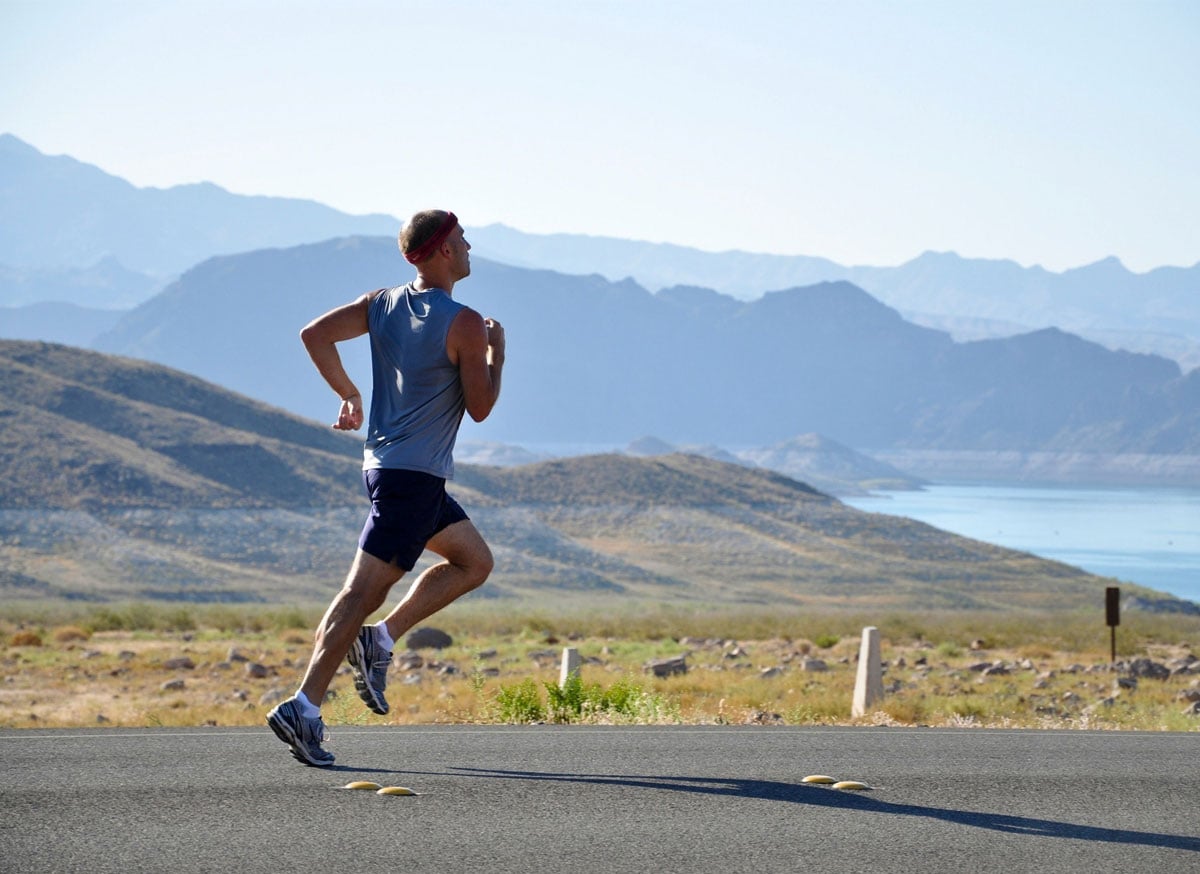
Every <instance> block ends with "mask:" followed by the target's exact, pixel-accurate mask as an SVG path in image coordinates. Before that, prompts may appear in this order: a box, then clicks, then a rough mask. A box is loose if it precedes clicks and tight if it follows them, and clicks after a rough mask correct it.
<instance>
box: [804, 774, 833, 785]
mask: <svg viewBox="0 0 1200 874" xmlns="http://www.w3.org/2000/svg"><path fill="white" fill-rule="evenodd" d="M800 782H801V783H836V782H837V780H835V779H833V778H832V777H826V776H825V775H824V774H809V775H808V776H807V777H805V778H804V779H803V780H801V781H800Z"/></svg>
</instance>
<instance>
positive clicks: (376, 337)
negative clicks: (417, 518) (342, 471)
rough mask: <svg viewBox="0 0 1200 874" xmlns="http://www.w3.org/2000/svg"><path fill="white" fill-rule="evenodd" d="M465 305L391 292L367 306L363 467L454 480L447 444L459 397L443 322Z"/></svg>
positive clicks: (458, 418)
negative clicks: (369, 379)
mask: <svg viewBox="0 0 1200 874" xmlns="http://www.w3.org/2000/svg"><path fill="white" fill-rule="evenodd" d="M465 308H466V307H465V305H464V304H460V303H457V302H456V301H455V300H454V299H453V298H451V297H450V295H448V294H447V293H446V292H445V291H443V290H442V289H440V288H433V289H428V290H426V291H416V290H415V289H414V288H413V287H412V285H411V284H409V285H405V286H400V287H398V288H390V289H388V290H387V291H384V292H383V293H381V294H379V295H377V296H376V297H375V299H374V300H373V301H371V305H370V308H369V309H368V311H367V330H368V334H369V335H370V338H371V369H372V376H373V384H372V389H371V414H370V417H369V419H368V425H367V439H366V444H365V445H364V449H363V469H364V470H371V469H374V468H398V469H403V470H416V471H421V472H423V473H429V474H433V475H434V476H439V477H443V478H445V479H450V478H452V477H453V476H454V440H455V438H456V437H457V436H458V426H459V423H460V422H462V417H463V411H464V410H465V409H466V400H465V399H464V397H463V390H462V383H461V382H460V380H459V376H458V367H457V366H456V365H454V364H452V363H451V362H450V359H449V358H448V357H447V355H446V334H447V333H448V332H449V331H450V323H451V322H453V321H454V317H455V316H457V315H458V314H459V313H460V312H461V311H462V310H464V309H465Z"/></svg>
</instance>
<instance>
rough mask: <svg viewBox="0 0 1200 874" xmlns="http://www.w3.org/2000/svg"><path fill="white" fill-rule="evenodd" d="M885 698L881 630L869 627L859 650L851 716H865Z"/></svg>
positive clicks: (864, 631) (865, 629)
mask: <svg viewBox="0 0 1200 874" xmlns="http://www.w3.org/2000/svg"><path fill="white" fill-rule="evenodd" d="M882 697H883V665H882V663H881V661H880V657H879V629H878V628H876V627H875V626H873V625H870V626H867V627H866V628H864V629H863V632H862V645H861V646H860V647H859V650H858V676H857V678H856V679H855V681H854V701H853V703H852V704H851V705H850V715H851V716H854V717H858V716H864V715H866V714H867V713H868V712H869V708H870V707H871V705H872V704H874V703H875V702H876V701H878V700H879V699H880V698H882Z"/></svg>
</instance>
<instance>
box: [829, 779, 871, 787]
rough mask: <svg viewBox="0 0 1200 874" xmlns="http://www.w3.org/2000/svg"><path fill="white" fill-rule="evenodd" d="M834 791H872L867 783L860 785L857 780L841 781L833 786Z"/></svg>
mask: <svg viewBox="0 0 1200 874" xmlns="http://www.w3.org/2000/svg"><path fill="white" fill-rule="evenodd" d="M833 788H834V789H870V788H871V787H870V786H868V785H867V784H866V783H859V782H858V781H857V780H841V781H839V782H837V783H834V784H833Z"/></svg>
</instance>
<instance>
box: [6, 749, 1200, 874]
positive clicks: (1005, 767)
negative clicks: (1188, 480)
mask: <svg viewBox="0 0 1200 874" xmlns="http://www.w3.org/2000/svg"><path fill="white" fill-rule="evenodd" d="M331 731H332V738H331V742H330V743H329V744H328V747H329V748H330V749H331V750H332V751H333V752H335V753H336V754H337V756H338V764H337V765H336V766H335V768H333V769H330V770H318V769H313V768H307V767H304V766H302V765H300V764H298V763H296V762H295V761H293V760H292V759H291V757H290V756H289V755H288V754H287V749H286V747H285V746H284V745H283V744H282V743H280V742H279V741H278V740H277V739H276V738H275V736H274V735H273V734H271V732H270V731H269V730H268V729H267V728H266V727H265V726H264V727H263V728H262V729H245V728H242V729H220V728H214V729H177V730H153V729H147V730H127V729H107V730H105V729H97V730H86V731H85V730H75V731H8V732H0V871H5V872H8V871H12V872H23V874H33V872H43V871H46V872H74V871H79V872H85V871H86V872H135V871H156V872H157V871H163V872H172V874H188V872H200V871H206V872H207V871H212V872H223V874H224V872H257V871H291V870H296V871H355V872H376V871H378V872H383V871H388V870H397V871H404V872H424V871H436V872H443V874H444V872H485V871H486V872H496V874H505V872H572V874H588V872H594V871H628V872H654V874H668V872H688V874H703V872H723V874H724V872H730V874H741V872H763V871H781V872H782V871H788V872H791V871H810V870H811V871H821V872H837V871H883V872H908V871H912V872H943V871H945V872H955V874H963V872H985V871H1004V872H1020V871H1055V872H1059V871H1066V872H1071V871H1081V872H1082V871H1086V872H1089V874H1095V872H1110V871H1147V872H1149V871H1154V872H1157V871H1163V872H1167V871H1170V872H1189V871H1197V872H1200V733H1197V734H1165V733H1137V732H1084V731H1044V732H1043V731H995V730H972V729H963V730H952V729H911V730H910V729H896V728H879V729H874V728H870V729H844V728H781V727H763V728H756V727H745V728H726V727H715V726H714V727H685V726H679V727H632V728H626V727H612V728H592V727H571V726H565V727H558V726H554V727H552V726H528V727H504V726H445V727H399V728H397V727H338V728H334V729H332V730H331ZM807 774H827V775H829V776H832V777H837V778H838V779H854V780H860V781H862V782H865V783H868V784H869V785H870V786H872V787H873V788H872V789H871V790H870V791H860V792H851V791H844V790H837V789H832V788H829V787H822V786H812V785H806V784H803V783H801V778H803V777H804V776H805V775H807ZM351 780H371V781H374V782H376V783H380V784H382V785H387V786H391V785H399V786H405V787H408V788H411V789H413V790H414V791H415V792H417V793H418V794H417V795H415V796H410V797H382V796H379V795H377V794H376V793H374V792H370V791H347V790H342V789H340V788H339V787H341V786H343V785H344V784H345V783H347V782H349V781H351Z"/></svg>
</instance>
